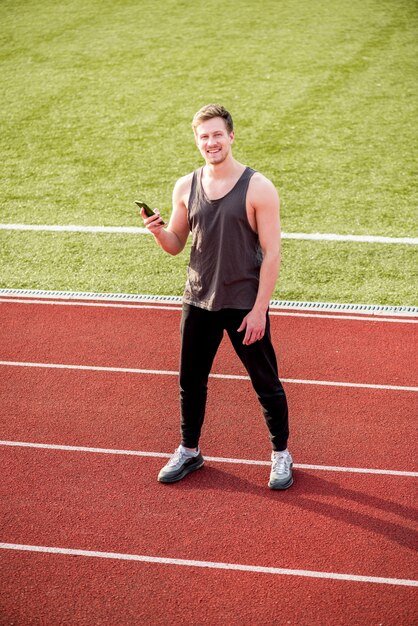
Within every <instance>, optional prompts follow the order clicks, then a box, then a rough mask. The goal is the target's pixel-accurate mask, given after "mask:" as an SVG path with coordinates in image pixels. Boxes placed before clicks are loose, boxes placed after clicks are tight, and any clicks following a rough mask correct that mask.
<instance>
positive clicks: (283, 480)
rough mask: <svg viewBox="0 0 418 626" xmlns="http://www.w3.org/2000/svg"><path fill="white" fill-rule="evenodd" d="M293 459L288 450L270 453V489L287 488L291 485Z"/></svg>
mask: <svg viewBox="0 0 418 626" xmlns="http://www.w3.org/2000/svg"><path fill="white" fill-rule="evenodd" d="M292 467H293V459H292V457H291V455H290V453H289V451H288V450H283V451H281V452H275V451H273V452H272V453H271V473H270V480H269V487H270V489H289V487H291V486H292V485H293V476H292Z"/></svg>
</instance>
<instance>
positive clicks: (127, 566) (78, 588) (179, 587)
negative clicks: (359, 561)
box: [0, 551, 417, 626]
mask: <svg viewBox="0 0 418 626" xmlns="http://www.w3.org/2000/svg"><path fill="white" fill-rule="evenodd" d="M0 562H1V565H2V571H3V572H4V577H3V578H4V583H3V585H2V588H1V589H0V603H1V606H2V610H3V615H4V617H5V619H6V620H7V621H8V623H13V624H16V625H23V624H25V625H27V624H31V623H38V624H39V623H42V620H44V621H46V620H47V619H48V620H49V622H50V623H53V624H61V623H72V624H77V625H78V626H91V624H93V623H96V624H105V623H106V624H119V625H120V626H128V625H132V626H133V625H135V626H136V625H137V624H138V623H142V624H153V625H155V626H166V625H167V623H168V621H170V623H176V624H185V625H186V624H187V625H190V626H213V625H214V624H219V623H223V624H228V626H254V625H255V624H258V625H260V626H261V625H265V626H267V625H271V624H278V623H290V624H305V623H306V617H307V616H309V624H310V625H311V626H346V625H347V624H372V623H375V624H380V623H383V624H385V626H392V625H393V626H395V625H396V626H398V625H399V624H400V623H401V624H413V623H415V621H416V617H417V614H416V611H415V610H414V602H415V600H416V595H417V594H416V589H410V588H405V587H393V586H390V585H387V586H385V589H384V593H382V589H381V588H380V586H377V585H366V586H364V585H362V584H359V583H349V582H340V581H323V580H316V581H315V583H312V581H310V580H307V579H303V578H291V577H279V576H269V575H265V574H263V575H261V577H260V575H254V574H251V573H243V572H224V571H220V570H218V571H214V570H200V569H198V568H190V569H187V568H176V567H167V566H164V565H149V564H146V563H129V562H126V561H124V562H120V561H109V560H103V559H89V558H83V557H65V556H61V555H44V554H28V553H22V552H20V553H14V552H11V551H9V552H6V551H1V553H0ZM16 589H19V592H18V593H19V595H18V598H19V600H20V601H19V602H16V599H17V598H16V596H17V591H16ZM39 589H42V590H43V594H42V597H41V598H40V595H39ZM395 606H396V610H394V607H395Z"/></svg>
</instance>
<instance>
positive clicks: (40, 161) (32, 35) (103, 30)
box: [0, 0, 418, 305]
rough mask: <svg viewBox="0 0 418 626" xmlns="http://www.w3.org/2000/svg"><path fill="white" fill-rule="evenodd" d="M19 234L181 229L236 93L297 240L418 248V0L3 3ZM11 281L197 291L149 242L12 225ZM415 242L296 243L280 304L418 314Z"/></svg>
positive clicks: (248, 156) (1, 278)
mask: <svg viewBox="0 0 418 626" xmlns="http://www.w3.org/2000/svg"><path fill="white" fill-rule="evenodd" d="M0 20H1V23H2V28H1V40H2V46H1V67H0V69H1V76H2V82H3V94H4V95H3V99H2V107H1V111H0V116H1V127H2V132H1V136H0V145H1V153H2V191H3V193H2V197H1V217H0V221H1V222H2V223H27V224H82V225H114V226H121V225H129V226H133V225H137V226H140V225H142V224H141V221H140V220H139V218H138V214H137V213H136V211H135V208H134V205H133V200H134V199H135V198H136V197H137V196H138V195H141V196H143V197H145V198H146V199H148V200H149V202H150V204H151V205H153V206H159V207H161V209H162V213H163V215H165V216H166V217H167V216H168V215H169V211H170V201H171V191H172V187H173V185H174V183H175V181H176V179H177V178H178V177H179V176H181V175H183V174H185V173H188V172H189V171H191V170H192V169H194V168H195V167H197V166H198V165H200V163H201V162H200V156H199V153H198V152H197V150H196V147H195V145H194V141H193V135H192V132H191V128H190V123H191V118H192V116H193V114H194V112H195V111H196V110H197V109H198V108H200V107H201V106H202V105H203V104H205V103H207V102H210V101H221V102H222V103H223V104H225V106H227V107H228V108H229V109H230V110H231V112H232V114H233V117H234V121H235V126H236V142H235V148H234V154H235V156H236V157H237V158H238V159H239V160H241V161H242V162H245V163H246V164H248V165H251V166H252V167H254V168H256V169H258V170H260V171H261V172H263V173H264V174H265V175H266V176H268V177H269V178H271V179H272V180H273V182H274V183H275V184H276V186H277V187H278V189H279V192H280V197H281V202H282V228H283V230H284V231H285V232H323V233H338V234H370V235H387V236H393V237H399V236H403V237H416V236H417V232H416V218H417V196H418V194H417V187H416V169H417V168H416V154H417V153H418V146H417V133H416V125H417V119H418V116H417V109H418V97H417V96H418V93H417V92H418V87H417V69H418V68H417V65H418V62H417V59H418V56H417V49H418V44H417V41H418V38H417V34H418V9H417V5H416V2H415V1H414V0H396V2H395V1H393V0H350V1H349V0H332V1H329V0H260V2H258V3H255V2H253V1H249V0H243V1H240V2H236V1H235V0H234V1H232V0H225V1H224V2H219V1H218V0H206V2H199V1H197V2H196V0H195V1H191V0H178V1H175V0H166V1H165V2H155V0H137V1H134V0H100V1H99V0H92V1H91V2H89V3H85V2H81V0H68V2H66V3H60V2H53V1H51V0H43V1H41V0H38V1H36V0H27V1H22V0H13V1H12V0H3V2H2V3H1V6H0ZM0 245H1V249H0V262H1V269H0V272H1V273H0V286H1V287H14V288H19V287H25V288H40V289H66V290H87V291H108V292H113V291H121V292H130V293H159V294H164V293H167V294H171V293H177V294H181V292H182V289H183V285H184V279H185V269H186V266H187V251H185V252H184V253H183V254H182V255H181V256H180V257H178V258H175V259H173V258H171V257H167V256H166V255H164V253H163V252H161V251H160V250H159V249H157V248H156V247H155V246H154V245H153V241H152V239H151V238H150V237H146V236H136V235H117V234H115V235H103V234H97V235H96V234H95V235H86V234H69V233H64V234H56V233H35V232H32V233H28V232H18V231H0ZM416 266H417V255H416V246H406V245H392V244H391V245H381V244H358V243H355V244H353V243H331V242H311V241H309V242H308V241H297V240H285V241H284V242H283V265H282V272H281V279H280V281H279V283H278V285H277V289H276V291H275V294H274V297H275V298H280V299H286V300H306V301H311V300H315V301H317V300H320V301H333V302H366V303H374V304H404V305H417V304H418V298H417V289H416V284H417V281H416V278H417V276H416Z"/></svg>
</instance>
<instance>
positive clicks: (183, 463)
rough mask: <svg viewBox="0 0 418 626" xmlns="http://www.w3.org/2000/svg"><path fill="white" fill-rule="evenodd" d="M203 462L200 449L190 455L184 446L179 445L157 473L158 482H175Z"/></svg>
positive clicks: (200, 465)
mask: <svg viewBox="0 0 418 626" xmlns="http://www.w3.org/2000/svg"><path fill="white" fill-rule="evenodd" d="M204 462H205V461H204V458H203V456H202V455H201V452H200V450H198V453H197V454H196V455H192V454H191V453H190V452H188V450H186V448H185V447H184V446H179V447H178V448H177V450H176V451H175V452H174V454H173V456H172V457H171V458H170V460H169V461H168V463H167V464H166V465H164V467H163V468H162V470H161V471H160V473H159V474H158V480H159V482H160V483H175V482H177V481H178V480H181V479H182V478H184V477H185V476H187V474H190V472H194V471H195V470H198V469H199V468H201V467H202V466H203V464H204Z"/></svg>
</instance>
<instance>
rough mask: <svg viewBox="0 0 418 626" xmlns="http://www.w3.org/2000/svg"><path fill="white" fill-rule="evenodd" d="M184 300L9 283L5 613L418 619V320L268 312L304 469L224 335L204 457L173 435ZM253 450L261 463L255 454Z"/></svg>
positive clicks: (0, 552) (233, 620) (24, 618)
mask: <svg viewBox="0 0 418 626" xmlns="http://www.w3.org/2000/svg"><path fill="white" fill-rule="evenodd" d="M179 320H180V311H179V307H177V306H174V305H170V306H160V305H149V304H145V305H144V304H137V303H135V304H128V305H127V304H120V303H113V304H112V303H103V302H93V301H91V302H74V301H68V302H66V301H63V300H60V301H59V300H47V299H45V300H35V299H30V298H16V297H15V298H0V324H1V338H0V346H1V350H0V359H1V362H0V373H1V383H0V412H1V434H0V438H1V440H2V441H1V445H0V454H1V458H2V463H1V467H2V480H1V498H2V500H1V502H2V505H1V507H2V515H1V523H0V542H1V543H0V559H1V574H0V611H1V613H0V615H1V618H0V623H1V624H2V625H3V624H7V625H11V624H13V625H25V626H26V625H28V624H48V625H49V624H51V625H58V624H85V625H90V624H112V625H113V624H115V625H116V624H117V625H120V626H124V625H125V624H135V625H137V624H151V625H154V624H162V625H168V624H170V625H171V624H194V625H199V626H200V625H211V626H215V625H216V626H217V625H238V624H239V625H240V626H244V625H248V626H250V625H251V626H253V625H254V626H257V625H261V624H262V625H270V624H280V625H281V624H295V625H301V624H309V625H321V626H322V625H328V624H329V625H337V624H341V625H342V624H356V625H357V624H359V625H365V624H367V625H369V624H376V625H377V624H384V625H390V624H397V625H399V624H401V625H412V624H416V623H418V615H417V610H416V606H417V588H416V587H417V584H418V583H417V579H418V575H417V574H418V573H417V559H416V547H417V543H416V519H417V516H416V508H414V505H415V500H414V494H415V485H416V479H417V476H418V473H417V467H416V465H415V448H416V446H415V440H416V415H417V408H418V405H417V397H418V388H417V381H416V355H417V353H418V349H417V348H418V346H417V340H416V337H417V334H416V330H417V326H416V324H417V321H418V320H417V319H416V318H415V319H414V318H410V317H409V318H399V319H397V318H395V317H391V318H384V317H379V318H378V317H375V318H373V317H371V316H370V317H369V316H367V315H349V314H345V315H343V314H341V315H338V314H333V315H330V314H320V313H305V314H300V313H296V312H292V311H280V310H273V311H272V317H271V321H272V333H273V338H274V342H275V344H276V347H277V352H278V355H279V367H280V374H281V377H282V379H283V380H284V385H285V388H286V391H287V394H288V400H289V407H290V413H291V428H292V434H291V441H290V444H291V445H290V449H291V451H292V454H293V457H294V461H295V470H294V476H295V483H294V485H293V487H292V488H291V489H290V490H288V491H286V492H272V491H270V490H269V489H268V488H267V480H268V474H269V462H268V461H269V443H268V437H267V431H266V427H265V425H264V422H263V419H262V417H261V415H260V411H259V408H258V405H257V401H256V400H255V397H254V394H253V392H252V389H251V386H250V383H249V381H248V380H247V378H246V376H245V371H243V369H242V367H241V366H240V364H239V362H238V361H237V359H236V357H235V356H234V354H233V353H232V350H231V348H230V346H229V344H228V341H227V340H225V341H224V343H223V344H222V346H221V350H220V352H219V354H218V356H217V358H216V362H215V364H214V367H213V374H214V375H215V376H213V377H212V378H211V379H210V389H209V401H208V410H207V419H206V423H205V427H204V433H203V437H202V442H201V444H202V452H203V454H204V456H205V457H206V459H207V461H206V465H205V467H204V468H203V469H202V470H200V471H198V472H196V473H195V474H193V475H191V476H189V477H187V478H186V479H185V480H184V481H182V482H180V483H177V484H175V485H171V486H168V485H161V484H159V483H158V482H157V481H156V475H157V473H158V471H159V469H160V467H161V466H162V464H164V463H165V460H166V457H167V456H168V455H169V453H171V452H172V451H173V449H174V448H175V447H176V446H177V444H178V438H179V433H178V391H177V378H176V371H177V367H178V348H179V339H178V327H179ZM250 461H251V462H250Z"/></svg>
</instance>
